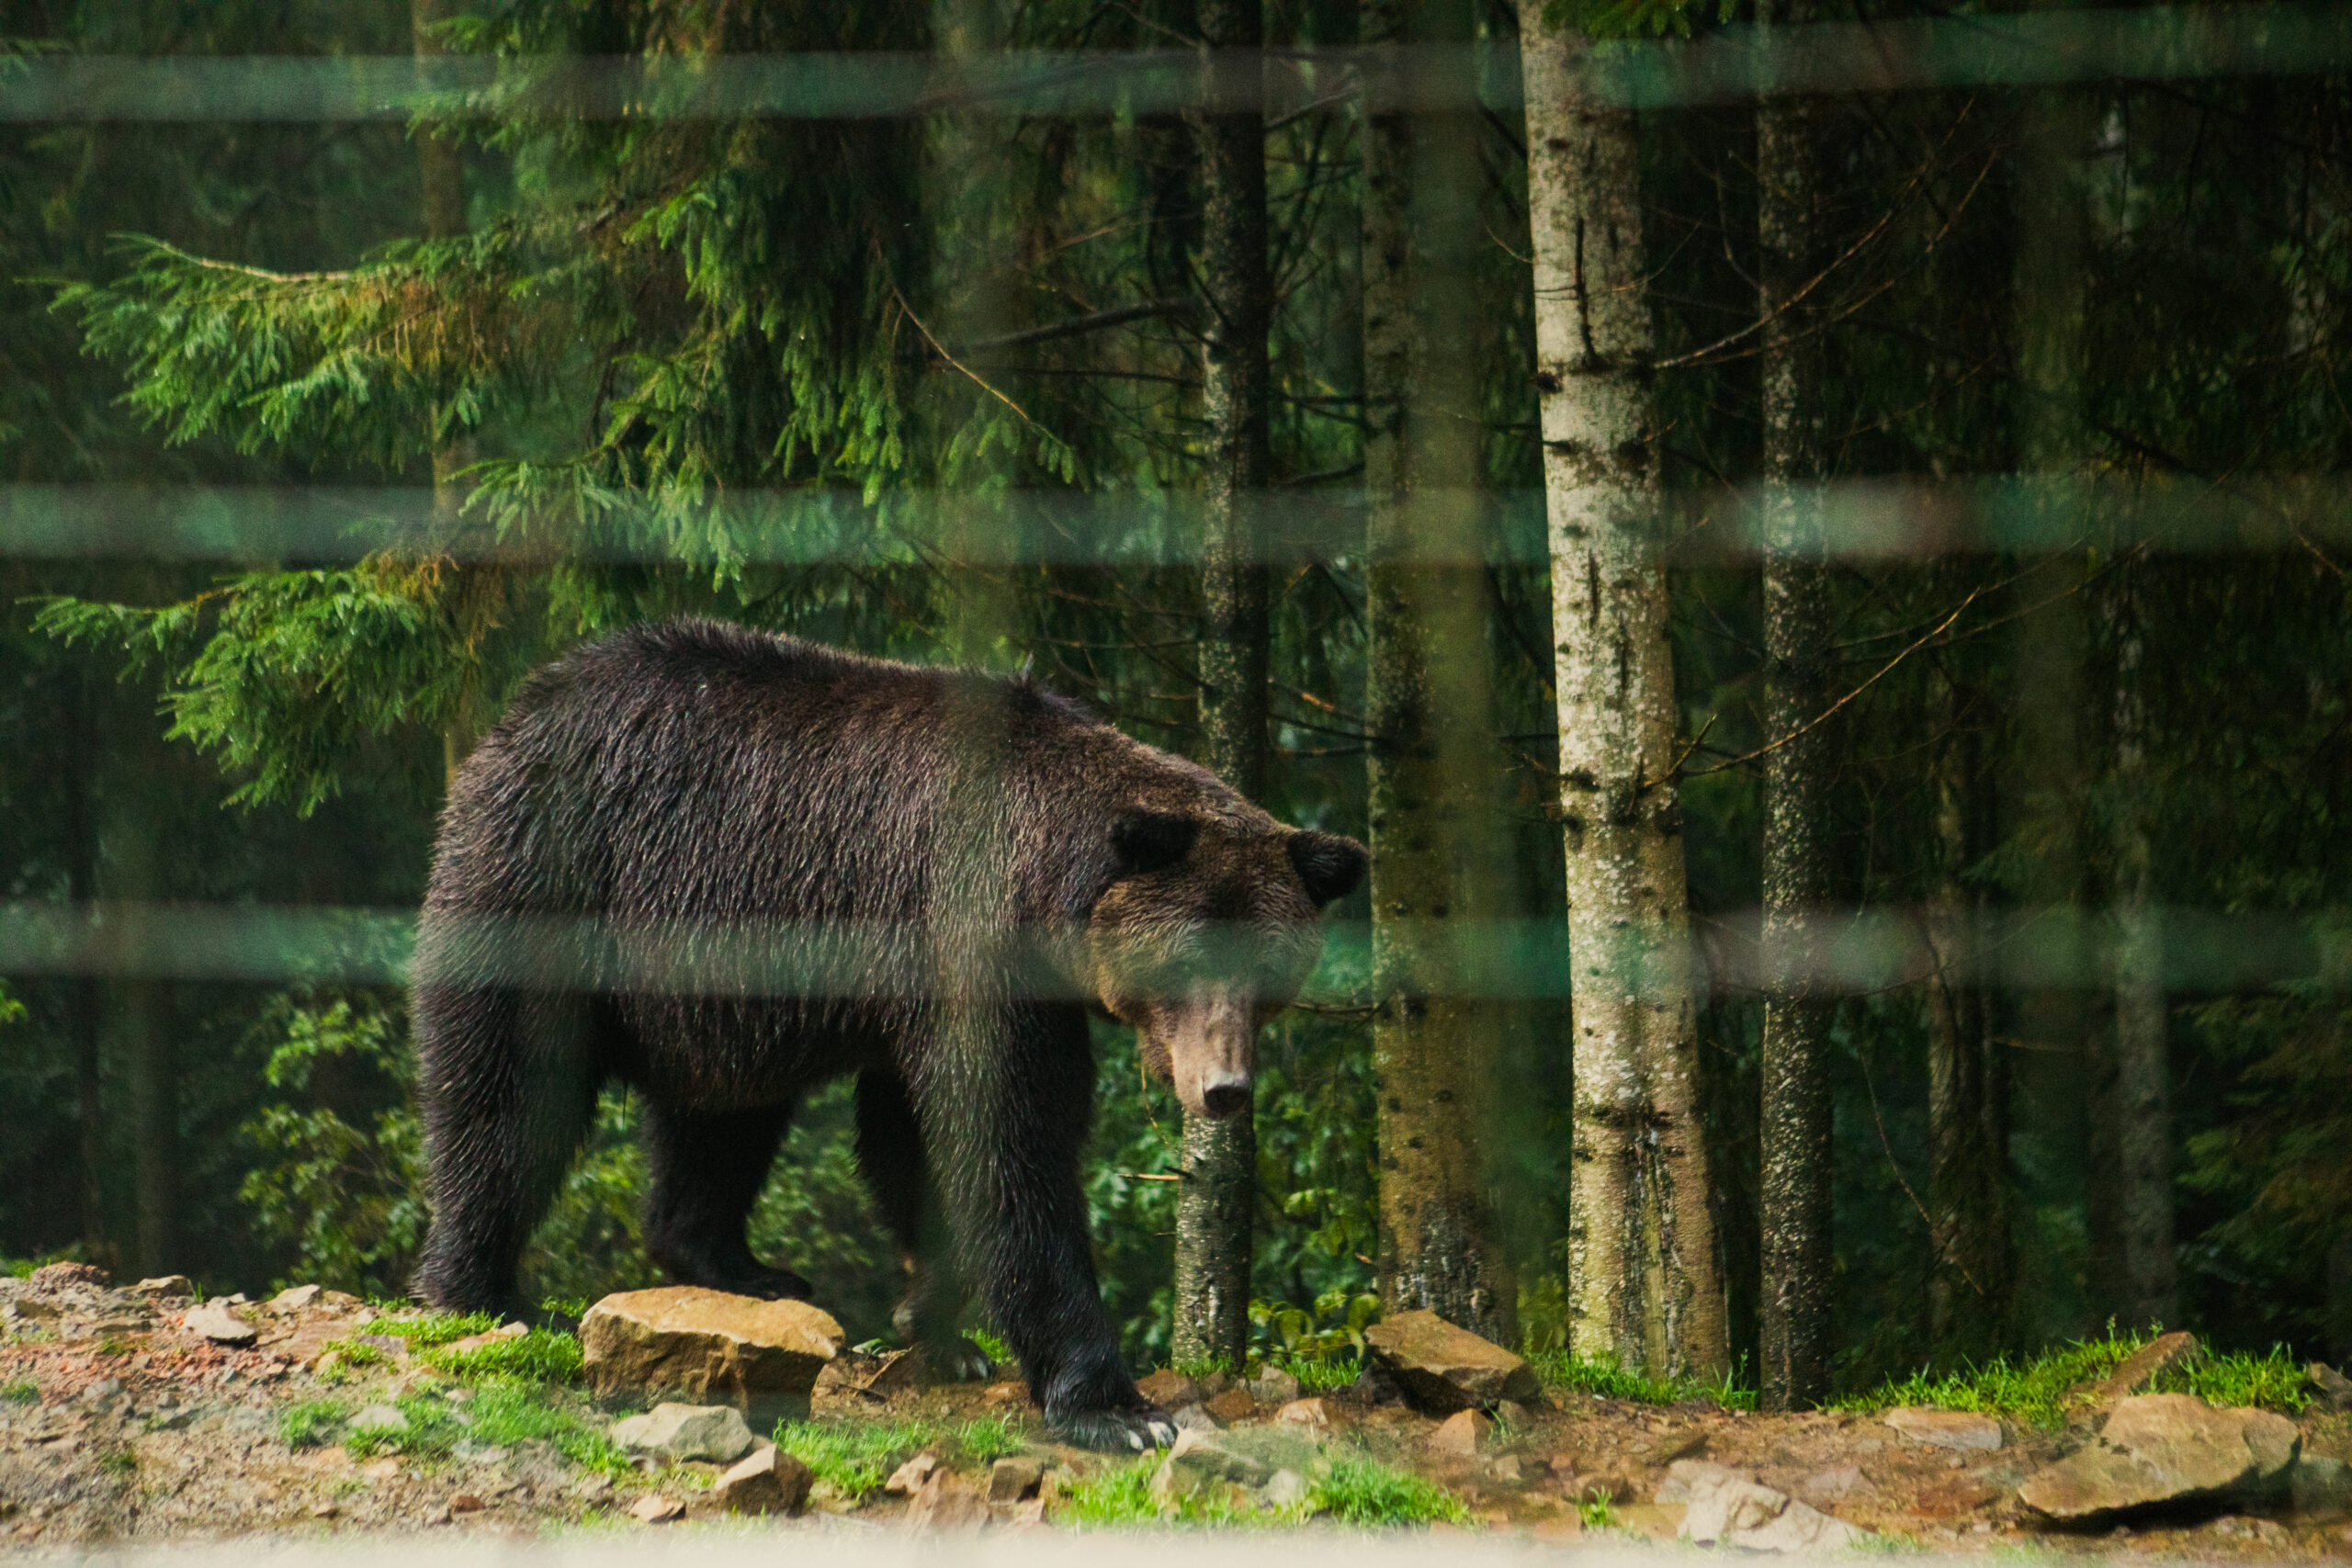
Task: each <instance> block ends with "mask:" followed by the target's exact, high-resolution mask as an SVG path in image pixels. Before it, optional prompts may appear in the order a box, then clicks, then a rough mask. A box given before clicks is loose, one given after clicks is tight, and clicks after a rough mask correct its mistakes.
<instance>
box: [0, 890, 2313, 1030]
mask: <svg viewBox="0 0 2352 1568" xmlns="http://www.w3.org/2000/svg"><path fill="white" fill-rule="evenodd" d="M1932 918H1935V919H1940V918H1941V917H1940V915H1938V916H1934V917H1932ZM2146 918H2148V919H2153V921H2154V925H2155V928H2156V929H2157V930H2159V931H2161V932H2162V933H2163V934H2162V945H2163V949H2164V961H2163V971H2162V973H2163V984H2164V987H2165V989H2166V990H2168V991H2172V992H2175V993H2180V994H2195V993H2205V994H2212V993H2217V992H2228V991H2242V990H2246V989H2249V988H2256V987H2274V986H2279V985H2285V984H2291V983H2299V982H2312V981H2327V982H2330V983H2340V982H2341V980H2342V978H2343V976H2344V973H2345V971H2346V968H2347V966H2352V915H2347V914H2346V913H2345V912H2343V911H2337V912H2335V913H2332V914H2324V915H2294V914H2285V913H2264V912H2259V911H2253V912H2247V911H2230V910H2220V909H2202V908H2164V909H2156V910H2153V911H2148V912H2147V915H2146ZM1760 919H1761V912H1760V911H1758V910H1752V909H1751V910H1745V911H1740V912H1736V913H1733V914H1727V915H1718V916H1709V917H1702V918H1701V919H1699V921H1698V923H1697V930H1696V931H1695V933H1694V935H1693V937H1692V939H1691V942H1690V944H1689V945H1688V947H1686V948H1683V949H1680V950H1669V949H1665V948H1658V947H1649V946H1645V947H1638V948H1628V949H1627V950H1625V951H1623V952H1616V953H1570V952H1569V950H1568V940H1567V931H1566V926H1565V924H1564V923H1563V922H1560V921H1555V920H1510V921H1468V920H1446V921H1442V922H1438V923H1437V925H1436V927H1435V934H1436V935H1437V936H1438V937H1439V938H1440V939H1442V940H1443V941H1444V942H1448V943H1450V944H1451V945H1452V946H1453V950H1454V952H1455V953H1456V955H1457V957H1456V962H1455V964H1454V966H1453V972H1454V973H1456V974H1459V975H1461V976H1463V977H1464V982H1463V983H1464V987H1465V991H1466V992H1467V993H1468V994H1472V995H1476V996H1484V997H1493V998H1546V997H1551V998H1557V997H1566V996H1567V995H1568V994H1569V990H1570V987H1571V986H1572V984H1585V985H1591V984H1600V985H1609V986H1623V987H1628V988H1630V989H1633V990H1636V991H1639V990H1643V989H1645V988H1647V987H1649V986H1650V985H1651V984H1652V983H1653V982H1654V981H1656V980H1658V979H1660V978H1663V977H1667V976H1672V975H1673V974H1674V973H1675V972H1676V970H1677V968H1678V967H1679V966H1680V965H1683V964H1691V965H1695V970H1694V973H1695V975H1696V976H1697V978H1698V980H1699V983H1700V984H1701V985H1702V987H1708V988H1711V989H1712V990H1713V992H1715V993H1716V994H1720V995H1739V994H1744V993H1748V992H1753V991H1756V990H1758V989H1760V988H1762V987H1763V985H1764V979H1765V974H1766V968H1765V959H1764V955H1763V953H1762V951H1761V949H1760V947H1759V943H1758V934H1759V929H1760ZM1930 919H1931V915H1930V912H1929V911H1927V910H1923V909H1907V908H1834V909H1825V910H1823V911H1821V912H1820V913H1819V914H1817V915H1816V916H1815V917H1814V918H1813V919H1812V920H1810V921H1809V922H1806V924H1805V925H1804V928H1803V929H1802V930H1801V931H1797V932H1796V933H1795V934H1794V935H1793V936H1792V938H1791V939H1790V943H1789V947H1788V950H1787V951H1788V953H1789V974H1790V976H1791V978H1792V980H1793V981H1794V982H1795V983H1797V984H1799V985H1802V986H1805V987H1811V988H1813V989H1815V990H1817V991H1820V992H1822V993H1825V994H1834V995H1848V996H1850V995H1862V994H1870V993H1873V992H1880V991H1887V990H1893V989H1895V988H1898V987H1905V986H1913V985H1918V984H1920V983H1923V982H1924V981H1926V980H1928V978H1930V977H1931V976H1934V975H1935V974H1936V973H1937V972H1938V970H1939V969H1940V970H1941V971H1943V972H1944V973H1945V974H1946V975H1947V976H1950V977H1951V978H1952V979H1953V980H1956V981H1962V982H1967V983H1973V984H1979V985H1985V986H1990V987H1996V988H2015V989H2033V990H2044V989H2057V988H2068V987H2080V988H2085V989H2104V988H2107V987H2112V986H2113V985H2114V983H2115V974H2116V970H2115V956H2116V952H2117V948H2118V945H2119V941H2120V931H2119V928H2118V925H2117V923H2116V919H2115V917H2114V915H2113V914H2112V913H2110V912H2109V911H2105V910H2099V909H2085V908H2040V909H2014V910H2002V911H1994V912H1989V913H1987V914H1985V915H1984V916H1982V917H1981V918H1979V919H1977V920H1976V921H1974V922H1973V925H1972V926H1971V927H1970V928H1969V932H1968V935H1967V937H1966V939H1965V941H1964V942H1963V943H1962V948H1961V950H1960V951H1958V952H1955V953H1945V954H1939V953H1937V952H1936V951H1935V949H1934V948H1933V947H1931V946H1930V944H1929V942H1928V931H1929V929H1930V926H1929V920H1930ZM416 924H417V922H416V917H415V916H414V914H413V912H410V911H406V910H393V909H381V908H328V907H278V908H254V907H250V906H227V905H221V906H207V905H161V904H147V905H140V904H96V905H71V904H64V903H55V902H40V901H30V900H28V901H19V902H15V903H0V976H9V977H11V978H25V979H32V978H39V977H41V976H63V975H98V976H115V977H119V978H126V979H127V978H147V979H165V978H168V979H181V980H227V981H267V982H296V983H310V984H325V983H331V982H340V983H344V984H354V985H390V984H404V983H406V982H407V980H408V979H409V978H410V977H411V964H412V960H413V956H414V952H415V944H416ZM441 931H442V938H441V940H442V942H443V943H444V946H443V947H442V949H441V952H442V953H443V954H444V957H443V959H442V961H441V963H440V965H439V972H440V973H442V974H445V975H448V976H452V977H454V978H458V979H462V980H467V981H470V982H476V983H498V984H510V985H517V986H527V987H566V988H587V989H595V990H616V991H617V990H625V991H637V992H653V993H661V994H675V995H693V996H741V997H754V996H807V997H820V996H821V997H852V996H860V997H875V996H931V995H936V994H939V987H938V986H937V985H936V983H935V977H936V976H937V975H938V974H940V973H941V972H943V971H944V969H946V968H948V967H950V966H951V965H949V964H948V963H947V961H946V959H945V958H944V955H945V954H948V953H957V952H964V953H979V954H980V957H979V958H978V960H977V962H978V963H979V964H983V965H985V966H986V967H987V969H988V971H989V973H990V974H992V975H995V976H1007V977H1012V978H1011V979H1010V980H1009V981H1008V983H1009V984H1010V985H1011V986H1012V988H1013V989H1015V990H1020V991H1024V992H1026V993H1028V994H1031V995H1060V996H1073V995H1076V994H1077V992H1076V991H1075V990H1074V989H1073V988H1072V987H1071V986H1070V985H1069V982H1067V981H1066V980H1063V979H1060V978H1057V976H1066V975H1069V974H1074V973H1078V972H1079V969H1078V964H1077V958H1076V954H1077V953H1078V950H1079V948H1078V944H1079V943H1080V942H1082V936H1081V935H1080V933H1079V932H1078V931H1047V930H1043V929H1039V930H1035V931H1028V932H1023V933H1021V934H1020V935H1018V936H1016V937H1013V938H1009V939H1008V938H1003V937H1001V936H996V935H991V934H989V933H979V935H978V936H977V937H971V936H969V935H968V934H959V933H958V932H957V931H955V930H953V929H948V928H918V927H908V926H884V925H867V926H859V925H842V924H818V923H791V922H773V923H770V922H702V921H692V920H663V921H655V922H646V923H640V924H624V923H621V922H616V921H607V920H604V919H594V918H577V919H573V918H563V917H553V916H469V917H466V918H465V919H462V920H458V921H451V922H448V923H447V924H445V925H444V926H443V927H442V928H441ZM1324 934H1325V948H1324V959H1323V964H1322V966H1321V968H1320V969H1319V970H1317V974H1316V976H1315V978H1314V979H1313V980H1312V981H1311V982H1310V983H1309V985H1308V987H1307V992H1306V997H1305V998H1304V999H1305V1000H1306V1001H1307V1002H1308V1003H1310V1004H1311V1005H1316V1006H1322V1007H1333V1008H1349V1007H1354V1006H1358V1005H1362V1003H1363V997H1362V996H1361V995H1360V994H1359V987H1360V986H1361V984H1362V982H1363V977H1364V976H1367V975H1368V974H1369V973H1370V961H1369V945H1368V944H1369V942H1370V941H1371V934H1372V933H1371V928H1370V926H1369V925H1368V924H1367V923H1365V922H1363V921H1359V920H1343V919H1334V920H1330V921H1328V922H1326V924H1325V928H1324ZM1416 940H1417V941H1419V938H1416ZM1262 948H1263V942H1262V941H1261V938H1260V937H1259V936H1258V935H1257V934H1256V933H1255V932H1253V931H1250V930H1249V929H1248V928H1246V927H1236V928H1232V929H1229V930H1216V929H1210V930H1208V931H1204V933H1203V936H1202V942H1201V945H1200V947H1199V949H1198V955H1199V962H1200V963H1201V964H1203V966H1204V969H1210V970H1216V971H1218V972H1229V971H1231V970H1235V969H1246V968H1248V967H1249V966H1250V964H1251V962H1252V961H1253V960H1254V959H1255V958H1256V957H1257V956H1258V955H1259V954H1260V953H1261V950H1262Z"/></svg>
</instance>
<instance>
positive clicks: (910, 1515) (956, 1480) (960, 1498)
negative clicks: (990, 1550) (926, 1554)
mask: <svg viewBox="0 0 2352 1568" xmlns="http://www.w3.org/2000/svg"><path fill="white" fill-rule="evenodd" d="M988 1519H989V1506H988V1504H987V1503H986V1502H984V1501H982V1500H981V1497H980V1495H979V1493H978V1491H976V1490H974V1488H973V1486H972V1484H971V1483H969V1482H967V1481H966V1480H965V1479H964V1478H963V1477H962V1476H960V1475H957V1474H956V1472H954V1471H952V1470H949V1469H946V1468H945V1467H944V1466H943V1467H942V1468H940V1469H938V1470H934V1471H933V1472H931V1474H930V1476H929V1477H928V1478H927V1479H926V1480H925V1481H924V1482H923V1483H922V1490H921V1491H919V1492H917V1493H916V1494H915V1498H914V1501H913V1502H912V1503H911V1504H910V1505H909V1506H908V1507H907V1524H908V1525H909V1527H910V1528H911V1529H919V1530H921V1529H929V1530H961V1529H978V1527H979V1526H981V1525H984V1524H986V1523H988Z"/></svg>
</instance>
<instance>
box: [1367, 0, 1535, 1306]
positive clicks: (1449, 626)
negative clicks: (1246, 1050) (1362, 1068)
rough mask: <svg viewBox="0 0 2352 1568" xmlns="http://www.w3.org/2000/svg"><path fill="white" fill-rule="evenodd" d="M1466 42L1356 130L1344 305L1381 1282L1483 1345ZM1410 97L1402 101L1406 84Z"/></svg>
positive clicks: (1493, 1040) (1381, 38)
mask: <svg viewBox="0 0 2352 1568" xmlns="http://www.w3.org/2000/svg"><path fill="white" fill-rule="evenodd" d="M1363 29H1364V41H1365V42H1367V43H1385V42H1395V43H1401V44H1406V45H1408V46H1410V45H1420V44H1439V45H1443V44H1453V45H1460V44H1464V43H1466V42H1467V41H1468V40H1469V39H1470V37H1471V32H1472V25H1471V11H1470V7H1469V6H1468V5H1467V4H1466V3H1465V0H1369V3H1368V4H1366V6H1364V8H1363ZM1466 61H1467V51H1459V52H1458V53H1453V52H1447V51H1428V52H1423V53H1414V52H1412V51H1409V50H1408V54H1407V60H1406V62H1405V63H1403V64H1402V66H1401V67H1400V69H1401V70H1403V71H1405V72H1408V73H1419V74H1420V75H1421V76H1422V78H1423V79H1422V80H1419V81H1415V82H1413V83H1411V84H1410V85H1411V86H1414V87H1419V86H1428V87H1430V88H1432V89H1434V91H1433V92H1432V93H1431V94H1430V101H1431V102H1434V103H1437V104H1441V105H1444V106H1447V107H1440V108H1434V109H1427V110H1415V111H1412V112H1405V111H1400V110H1388V109H1384V110H1383V111H1382V112H1379V113H1377V114H1375V115H1374V117H1373V118H1372V121H1371V125H1370V127H1369V130H1368V131H1367V133H1366V136H1365V141H1364V206H1363V319H1364V328H1363V333H1364V405H1365V412H1366V421H1367V423H1366V431H1365V437H1364V480H1365V491H1366V495H1367V501H1368V506H1369V512H1368V515H1367V517H1366V520H1365V543H1366V553H1367V555H1368V557H1369V559H1370V568H1369V571H1368V573H1367V583H1366V594H1365V604H1366V621H1367V637H1366V642H1367V648H1366V654H1365V662H1366V708H1367V711H1368V715H1369V718H1370V726H1371V729H1372V733H1373V738H1374V739H1373V744H1372V751H1371V757H1370V761H1369V762H1368V764H1367V768H1366V783H1367V792H1368V796H1369V799H1368V815H1369V818H1370V823H1371V834H1372V911H1373V934H1372V950H1373V993H1374V1004H1375V1011H1374V1015H1373V1026H1372V1050H1373V1072H1374V1086H1375V1091H1376V1093H1377V1094H1378V1096H1379V1117H1380V1121H1379V1127H1378V1141H1379V1149H1380V1169H1381V1177H1380V1225H1381V1237H1380V1291H1381V1298H1382V1300H1383V1302H1384V1303H1386V1305H1387V1306H1388V1307H1389V1309H1390V1310H1392V1311H1403V1310H1407V1309H1411V1308H1428V1309H1429V1310H1430V1311H1433V1312H1435V1313H1437V1314H1439V1315H1441V1316H1442V1317H1444V1318H1446V1319H1447V1320H1449V1321H1450V1322H1453V1323H1456V1324H1459V1325H1462V1326H1464V1327H1465V1328H1468V1329H1470V1330H1471V1331H1472V1332H1474V1333H1476V1334H1481V1335H1484V1336H1485V1337H1487V1338H1489V1339H1493V1340H1497V1341H1499V1342H1501V1343H1504V1344H1513V1343H1516V1341H1517V1339H1518V1327H1517V1315H1518V1301H1517V1292H1516V1288H1515V1286H1514V1284H1513V1282H1512V1278H1511V1272H1510V1264H1509V1261H1508V1259H1507V1258H1506V1257H1505V1255H1504V1252H1503V1249H1502V1247H1501V1244H1500V1240H1499V1236H1498V1216H1497V1214H1496V1213H1495V1207H1494V1203H1493V1201H1492V1197H1491V1189H1492V1179H1491V1168H1492V1164H1493V1162H1492V1160H1491V1158H1490V1156H1489V1152H1488V1148H1487V1140H1488V1138H1489V1137H1490V1136H1491V1132H1492V1116H1491V1112H1490V1100H1489V1098H1488V1097H1489V1095H1490V1094H1491V1091H1492V1089H1493V1085H1494V1082H1495V1077H1496V1073H1497V1069H1498V1040H1497V1019H1496V1016H1495V1010H1494V1008H1493V1007H1492V1006H1491V1005H1490V1004H1484V1003H1482V1002H1481V1001H1480V1000H1479V999H1478V998H1477V997H1476V994H1475V993H1476V989H1477V987H1474V986H1473V985H1472V984H1471V983H1470V976H1469V974H1468V972H1467V968H1466V965H1467V964H1468V962H1469V961H1470V960H1471V958H1472V957H1473V955H1474V953H1475V951H1476V947H1475V938H1474V937H1473V936H1471V935H1469V934H1467V933H1471V932H1474V931H1476V922H1478V921H1480V920H1482V919H1494V918H1495V917H1496V916H1497V915H1498V913H1499V910H1500V908H1501V903H1502V900H1501V895H1500V888H1499V877H1498V867H1497V866H1496V864H1495V863H1494V862H1495V853H1496V846H1495V842H1494V839H1495V827H1496V819H1495V818H1496V800H1495V788H1494V785H1495V780H1496V776H1497V773H1498V769H1497V761H1498V758H1497V757H1496V755H1495V748H1494V742H1493V739H1492V728H1491V721H1490V719H1489V712H1490V705H1491V694H1490V692H1489V689H1488V684H1487V652H1486V614H1487V608H1486V606H1487V593H1486V578H1485V570H1484V560H1483V556H1482V541H1481V535H1480V527H1479V518H1478V510H1477V505H1476V491H1477V490H1478V486H1479V480H1480V468H1481V458H1482V452H1481V441H1480V431H1481V428H1482V425H1481V421H1480V418H1479V396H1478V392H1479V384H1478V367H1477V364H1476V353H1475V346H1474V345H1475V344H1476V341H1477V333H1476V325H1477V322H1476V293H1475V290H1474V289H1473V288H1472V287H1471V266H1472V262H1473V248H1472V247H1473V244H1474V243H1475V238H1474V237H1475V236H1476V234H1477V233H1478V232H1479V231H1478V227H1477V221H1476V219H1477V215H1476V199H1477V194H1478V190H1479V187H1480V182H1481V179H1482V177H1483V176H1482V173H1481V170H1480V168H1479V164H1478V142H1477V137H1478V126H1477V121H1476V118H1475V116H1476V111H1475V108H1474V107H1471V106H1472V105H1473V104H1474V103H1475V99H1474V98H1473V97H1472V96H1471V93H1470V87H1471V85H1472V84H1471V82H1470V81H1469V80H1468V78H1467V73H1466V70H1464V74H1463V77H1462V78H1461V79H1459V80H1455V81H1452V82H1445V81H1440V80H1438V79H1437V77H1438V73H1442V72H1446V71H1450V70H1459V69H1463V67H1464V65H1465V64H1466ZM1407 101H1411V95H1410V94H1408V95H1407Z"/></svg>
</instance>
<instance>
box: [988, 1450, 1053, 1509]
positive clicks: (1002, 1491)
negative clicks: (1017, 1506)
mask: <svg viewBox="0 0 2352 1568" xmlns="http://www.w3.org/2000/svg"><path fill="white" fill-rule="evenodd" d="M1045 1479H1046V1461H1044V1460H1042V1459H1039V1458H1038V1457H1037V1456H1036V1455H1035V1454H1011V1455H1008V1456H1006V1457H1005V1458H1003V1459H1001V1460H999V1461H996V1463H994V1464H992V1465H990V1466H989V1502H991V1503H1018V1502H1019V1501H1021V1499H1023V1497H1027V1496H1030V1495H1033V1494H1035V1492H1036V1490H1037V1487H1038V1485H1039V1484H1040V1483H1043V1482H1044V1480H1045Z"/></svg>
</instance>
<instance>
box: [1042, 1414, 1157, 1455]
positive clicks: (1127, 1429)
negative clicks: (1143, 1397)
mask: <svg viewBox="0 0 2352 1568" xmlns="http://www.w3.org/2000/svg"><path fill="white" fill-rule="evenodd" d="M1046 1426H1047V1427H1051V1428H1053V1431H1054V1433H1055V1435H1056V1436H1057V1437H1059V1438H1061V1440H1062V1441H1064V1442H1066V1443H1069V1444H1071V1445H1073V1446H1075V1447H1078V1448H1081V1449H1092V1450H1095V1451H1097V1452H1098V1453H1114V1454H1118V1453H1136V1454H1139V1453H1145V1452H1148V1451H1149V1450H1152V1449H1164V1448H1167V1447H1168V1446H1170V1444H1172V1443H1173V1442H1175V1440H1176V1423H1175V1422H1174V1420H1172V1419H1171V1418H1170V1416H1169V1414H1168V1412H1166V1411H1165V1410H1162V1409H1160V1408H1159V1406H1158V1405H1156V1404H1143V1405H1136V1406H1133V1407H1131V1408H1128V1409H1124V1410H1063V1411H1055V1410H1047V1411H1046Z"/></svg>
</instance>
